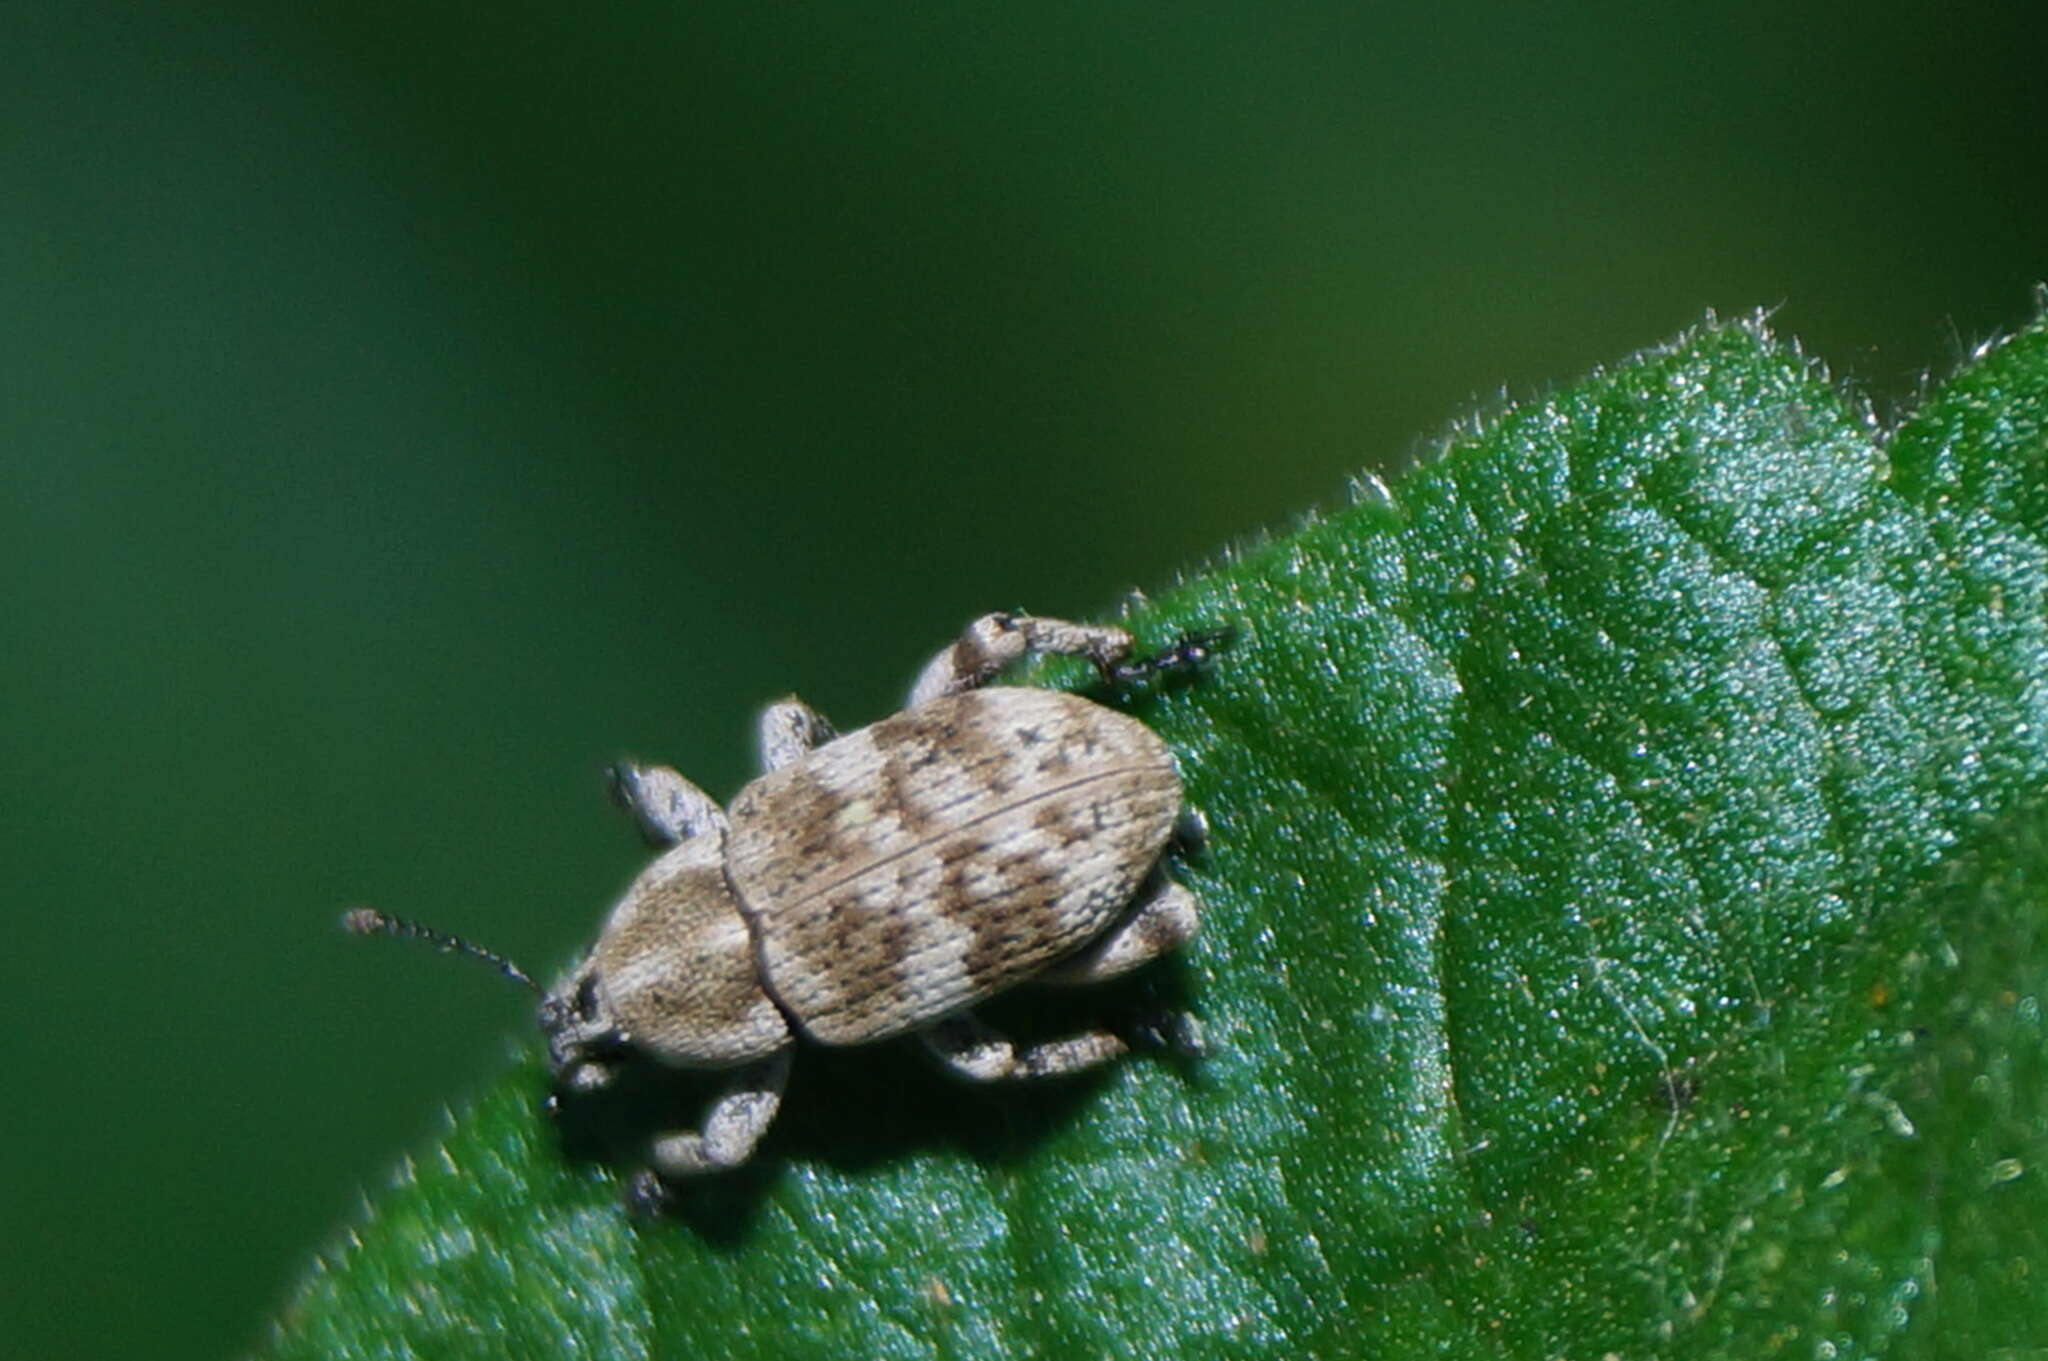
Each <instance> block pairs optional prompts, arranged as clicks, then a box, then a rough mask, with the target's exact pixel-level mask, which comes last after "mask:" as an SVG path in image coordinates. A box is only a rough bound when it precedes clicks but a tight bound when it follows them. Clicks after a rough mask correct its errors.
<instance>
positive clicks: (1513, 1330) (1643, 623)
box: [270, 324, 2048, 1358]
mask: <svg viewBox="0 0 2048 1361" xmlns="http://www.w3.org/2000/svg"><path fill="white" fill-rule="evenodd" d="M2044 587H2048V326H2044V325H2040V324H2037V325H2036V326H2035V327H2033V328H2032V329H2031V330H2029V331H2027V332H2025V333H2023V334H2022V335H2020V336H2018V337H2016V338H2014V339H2013V340H2011V341H2009V342H2007V343H2005V344H2003V345H2002V346H1999V347H1997V348H1995V349H1993V350H1991V351H1989V352H1988V353H1985V354H1981V355H1979V356H1978V357H1976V358H1975V359H1974V360H1973V361H1972V362H1971V363H1970V364H1969V365H1968V366H1967V367H1966V368H1965V369H1964V370H1963V371H1962V372H1961V373H1960V374H1959V375H1957V376H1956V377H1955V378H1954V379H1952V380H1951V381H1950V382H1948V383H1947V384H1946V385H1945V386H1944V387H1942V388H1941V389H1940V390H1938V391H1937V392H1935V393H1934V394H1933V395H1932V396H1931V398H1930V399H1929V400H1928V401H1927V402H1926V404H1925V405H1924V407H1923V408H1922V409H1921V410H1920V411H1919V412H1918V414H1916V415H1915V416H1913V417H1912V418H1911V419H1910V420H1909V421H1908V422H1907V423H1906V424H1905V425H1903V426H1902V427H1901V428H1899V429H1897V430H1896V431H1892V432H1885V431H1883V430H1880V429H1879V428H1878V426H1877V424H1876V423H1875V422H1874V421H1873V420H1872V419H1871V418H1870V417H1869V416H1868V415H1867V413H1865V412H1864V411H1862V410H1861V409H1860V408H1859V407H1858V406H1857V405H1856V404H1855V403H1854V402H1853V401H1852V400H1850V399H1849V398H1847V397H1845V396H1844V394H1843V393H1842V392H1841V391H1840V390H1838V389H1837V388H1836V387H1835V386H1833V385H1832V384H1831V383H1830V382H1829V381H1828V379H1827V378H1826V376H1825V375H1824V374H1822V373H1821V372H1820V371H1819V370H1818V369H1817V367H1816V366H1815V365H1813V364H1812V363H1810V362H1809V361H1807V360H1805V359H1803V358H1802V357H1800V356H1799V355H1798V354H1797V353H1796V352H1794V351H1792V350H1789V349H1788V348H1786V347H1785V346H1783V345H1781V344H1778V343H1776V342H1774V341H1773V340H1771V338H1770V337H1768V336H1767V335H1766V334H1765V333H1764V332H1763V330H1762V328H1761V326H1760V325H1755V324H1748V325H1711V324H1710V325H1708V326H1706V327H1703V328H1702V329H1700V330H1698V331H1696V332H1694V333H1692V334H1689V335H1687V336H1685V337H1682V338H1681V339H1680V340H1678V341H1677V342H1675V343H1673V344H1672V345H1670V346H1669V347H1667V348H1664V349H1661V350H1658V351H1655V352H1652V353H1648V354H1645V355H1642V356H1639V357H1638V358H1636V359H1634V360H1632V361H1630V362H1629V363H1627V364H1624V365H1622V366H1620V367H1619V368H1617V369H1615V370H1614V371H1612V372H1609V373H1604V374H1600V375H1596V376H1595V377H1593V378H1591V379H1589V380H1587V381H1585V382H1583V383H1580V384H1579V385H1577V386H1575V387H1573V388H1571V389H1569V390H1567V391H1565V392H1562V393H1560V394H1559V395H1558V396H1556V397H1555V398H1554V399H1552V400H1550V401H1547V402H1543V403H1541V404H1536V405H1529V406H1524V407H1520V408H1517V409H1513V410H1510V411H1508V412H1506V413H1504V414H1502V415H1500V416H1498V417H1497V418H1494V419H1492V420H1490V421H1488V422H1487V423H1486V424H1485V426H1484V428H1481V429H1475V430H1473V431H1471V432H1470V433H1467V434H1462V435H1460V436H1459V437H1457V438H1455V439H1454V440H1452V441H1451V442H1450V443H1449V445H1448V447H1446V448H1445V449H1444V451H1443V453H1442V456H1441V457H1440V458H1437V459H1435V460H1433V461H1431V462H1429V463H1428V464H1426V465H1425V466H1422V467H1420V468H1418V469H1416V470H1414V471H1413V472H1411V473H1409V474H1408V475H1407V476H1406V477H1404V478H1403V479H1401V481H1400V482H1399V484H1398V485H1397V486H1396V487H1394V488H1393V489H1392V490H1387V489H1384V488H1379V487H1377V485H1376V484H1375V488H1374V490H1373V493H1372V494H1370V495H1366V496H1362V497H1361V498H1360V499H1359V501H1358V502H1357V504H1355V505H1353V506H1351V507H1349V508H1348V509H1346V510H1344V511H1342V512H1340V513H1338V514H1335V515H1333V516H1331V517H1329V518H1327V519H1325V520H1321V521H1318V522H1313V523H1310V524H1309V525H1307V526H1306V527H1304V528H1302V529H1301V530H1300V531H1299V532H1297V533H1295V534H1292V535H1290V536H1288V537H1286V538H1284V539H1278V540H1274V541H1271V542H1267V543H1263V544H1260V545H1258V546H1256V547H1253V548H1249V549H1246V550H1244V551H1241V552H1237V553H1234V554H1232V555H1230V556H1228V557H1227V558H1226V559H1225V560H1224V561H1222V562H1221V563H1219V564H1218V565H1216V566H1215V567H1214V568H1213V569H1212V570H1210V571H1208V572H1206V573H1204V574H1202V575H1200V576H1197V577H1195V578H1193V579H1192V580H1189V581H1188V582H1186V583H1184V584H1183V585H1182V586H1180V587H1179V588H1177V589H1176V590H1175V591H1173V592H1172V593H1171V594H1170V595H1168V596H1166V597H1164V598H1163V599H1161V600H1160V601H1159V602H1158V603H1157V604H1155V605H1150V606H1147V607H1145V608H1144V609H1142V610H1140V611H1138V613H1137V615H1136V622H1137V627H1139V628H1140V629H1141V630H1142V631H1143V632H1144V634H1145V635H1146V636H1148V637H1150V638H1155V639H1160V640H1164V639H1166V638H1168V637H1170V636H1171V635H1172V634H1173V633H1174V632H1175V631H1176V630H1178V629H1181V628H1184V627H1203V626H1210V625H1214V624H1219V623H1230V624H1234V625H1235V626H1236V627H1237V628H1238V630H1239V638H1238V641H1237V643H1236V646H1235V647H1234V649H1233V650H1232V651H1230V652H1229V653H1228V654H1226V655H1225V656H1224V657H1223V658H1222V659H1221V660H1220V661H1219V662H1218V664H1217V665H1216V667H1215V668H1214V671H1213V673H1212V674H1210V675H1209V676H1207V677H1206V678H1204V679H1203V680H1202V681H1201V682H1200V683H1198V684H1195V685H1191V686H1187V687H1183V688H1177V689H1170V690H1168V691H1166V692H1164V693H1161V694H1159V695H1157V696H1154V697H1152V698H1149V699H1145V700H1143V701H1141V702H1137V703H1136V704H1135V706H1134V707H1135V708H1136V709H1137V711H1139V712H1141V713H1142V714H1143V715H1144V716H1145V717H1146V718H1147V720H1148V721H1149V722H1151V723H1152V724H1153V725H1154V726H1155V727H1156V728H1157V729H1158V731H1160V732H1161V733H1163V734H1164V735H1166V736H1167V738H1168V739H1169V740H1170V741H1171V742H1172V743H1173V744H1174V745H1175V747H1176V749H1177V751H1178V752H1179V754H1180V759H1181V761H1182V764H1183V768H1184V771H1185V774H1186V778H1187V785H1188V789H1189V792H1190V797H1191V799H1192V800H1193V802H1194V803H1195V804H1197V805H1198V806H1199V807H1201V808H1202V809H1204V810H1205V811H1206V812H1207V814H1208V816H1209V818H1210V821H1211V823H1212V826H1213V834H1212V841H1211V847H1210V850H1209V852H1208V853H1207V855H1206V857H1205V858H1203V859H1202V860H1200V861H1199V862H1198V863H1196V864H1195V865H1193V866H1191V867H1190V868H1189V869H1188V870H1187V877H1188V879H1189V880H1190V881H1191V882H1192V883H1193V884H1194V885H1195V886H1196V887H1197V888H1198V889H1199V891H1200V892H1201V894H1202V896H1203V899H1204V902H1205V905H1206V909H1207V917H1206V922H1205V927H1204V933H1203V935H1202V937H1201V938H1200V940H1199V941H1198V942H1197V943H1196V945H1195V946H1194V947H1192V948H1191V950H1190V951H1189V952H1188V953H1187V957H1186V958H1185V960H1184V961H1181V962H1180V963H1179V964H1178V965H1177V966H1169V967H1168V968H1166V969H1163V970H1161V971H1159V975H1160V976H1159V977H1157V978H1155V979H1153V980H1150V981H1149V983H1147V984H1145V985H1144V986H1145V987H1147V988H1150V989H1152V990H1154V991H1156V990H1158V989H1162V988H1163V989H1167V990H1169V991H1170V992H1172V993H1173V994H1175V995H1177V996H1180V997H1183V998H1184V999H1185V1000H1186V1002H1187V1003H1188V1004H1189V1005H1190V1006H1191V1007H1192V1008H1193V1009H1194V1010H1195V1011H1196V1012H1197V1013H1198V1014H1199V1015H1200V1017H1201V1018H1202V1020H1203V1022H1204V1024H1205V1026H1206V1030H1207V1037H1208V1045H1209V1050H1210V1052H1209V1056H1208V1057H1207V1058H1206V1059H1204V1060H1203V1061H1201V1062H1200V1063H1198V1064H1193V1065H1185V1066H1176V1065H1175V1064H1172V1063H1167V1062H1162V1061H1157V1060H1141V1061H1135V1062H1131V1063H1127V1064H1124V1065H1121V1066H1119V1067H1118V1068H1116V1069H1115V1070H1114V1071H1112V1072H1110V1073H1108V1074H1107V1075H1105V1076H1104V1077H1102V1078H1101V1079H1099V1080H1093V1081H1081V1082H1074V1083H1067V1084H1059V1085H1055V1086H1045V1087H1020V1088H1016V1089H1010V1090H1002V1091H992V1090H991V1091H984V1090H978V1089H966V1088H961V1087H957V1086H953V1085H950V1084H947V1083H945V1082H943V1081H941V1080H939V1079H937V1078H935V1077H932V1076H930V1075H929V1074H928V1072H927V1071H926V1069H925V1068H924V1067H923V1066H921V1065H920V1064H919V1063H918V1062H917V1061H916V1059H915V1056H914V1055H906V1054H904V1053H902V1052H900V1049H901V1047H900V1046H882V1047H879V1048H878V1049H875V1050H871V1051H848V1052H840V1053H827V1052H820V1051H807V1052H805V1053H804V1054H803V1055H802V1056H801V1059H800V1061H799V1064H798V1067H797V1071H796V1075H795V1078H794V1086H793V1089H792V1093H791V1097H790V1100H789V1104H788V1106H787V1108H786V1112H785V1115H784V1118H783V1119H782V1120H781V1121H780V1122H779V1124H778V1125H777V1127H776V1128H775V1129H774V1130H773V1131H772V1132H771V1134H770V1136H769V1138H768V1140H767V1143H766V1145H765V1147H764V1150H763V1153H762V1155H761V1157H760V1159H759V1160H758V1161H757V1163H756V1164H755V1165H753V1166H752V1167H750V1168H748V1169H745V1170H743V1171H741V1172H740V1173H737V1174H735V1175H733V1176H731V1177H728V1178H722V1179H714V1180H713V1181H711V1182H707V1183H705V1184H704V1185H702V1186H696V1187H692V1188H690V1189H689V1191H688V1192H687V1193H686V1195H685V1197H684V1199H683V1204H682V1213H681V1214H680V1215H679V1216H678V1217H677V1218H675V1219H671V1220H667V1221H663V1222H657V1223H651V1224H642V1223H635V1222H633V1221H631V1220H629V1218H628V1217H627V1216H626V1214H625V1213H624V1211H623V1210H622V1209H621V1208H620V1206H619V1204H618V1201H617V1178H616V1175H615V1173H614V1172H613V1171H611V1170H609V1168H608V1167H607V1166H606V1165H605V1164H604V1163H602V1162H596V1161H581V1160H571V1159H569V1158H567V1157H565V1156H564V1155H563V1152H562V1149H561V1147H560V1145H559V1142H558V1140H557V1138H556V1136H555V1135H554V1134H553V1133H552V1132H551V1131H550V1129H549V1127H548V1125H547V1124H546V1122H545V1121H544V1120H543V1119H542V1118H541V1117H540V1116H539V1114H538V1113H537V1108H538V1105H539V1102H540V1098H541V1096H542V1094H543V1091H544V1087H545V1077H544V1073H543V1071H542V1067H541V1065H540V1062H539V1060H538V1058H537V1057H532V1056H529V1057H527V1058H525V1059H523V1060H522V1061H521V1062H520V1063H519V1065H518V1066H517V1067H516V1069H515V1071H513V1072H512V1073H511V1074H510V1075H509V1076H508V1077H506V1078H505V1079H504V1080H503V1081H502V1082H501V1083H500V1084H499V1085H498V1086H497V1087H496V1088H494V1089H493V1090H492V1091H490V1092H489V1093H488V1094H486V1095H485V1096H484V1098H483V1099H482V1100H481V1101H479V1102H478V1103H477V1104H476V1105H475V1106H474V1107H473V1108H472V1109H470V1110H468V1111H467V1112H465V1113H464V1114H462V1115H461V1116H459V1117H457V1118H456V1119H455V1120H454V1121H453V1124H452V1127H451V1129H450V1130H449V1132H448V1134H447V1135H446V1137H445V1139H444V1140H443V1141H442V1143H441V1145H440V1146H439V1147H437V1148H435V1149H433V1150H432V1151H430V1152H428V1153H426V1154H425V1155H423V1156H422V1157H421V1158H419V1159H418V1160H417V1161H416V1162H414V1163H412V1164H409V1165H408V1166H407V1168H406V1169H405V1172H404V1174H403V1175H402V1176H401V1177H400V1178H399V1179H398V1180H397V1181H396V1183H395V1184H394V1185H393V1186H391V1187H390V1188H389V1189H387V1190H386V1191H384V1192H383V1193H381V1194H380V1195H379V1196H377V1197H376V1198H375V1200H374V1201H373V1203H372V1204H371V1205H370V1206H369V1208H368V1209H367V1211H366V1212H365V1214H364V1216H363V1219H362V1221H361V1222H360V1223H359V1224H358V1225H356V1226H355V1228H354V1229H352V1230H351V1231H350V1232H349V1234H348V1237H347V1240H346V1242H345V1243H343V1244H341V1245H339V1246H338V1247H336V1248H335V1249H334V1250H333V1251H332V1252H331V1253H330V1254H329V1256H328V1257H327V1258H326V1260H324V1261H323V1262H322V1263H321V1264H320V1265H319V1266H318V1267H317V1269H316V1270H315V1271H314V1272H313V1273H312V1274H311V1275H310V1277H309V1278H308V1280H307V1281H306V1283H305V1284H304V1286H303V1288H302V1290H301V1291H300V1293H299V1296H298V1298H297V1299H296V1300H295V1302H293V1303H292V1305H291V1306H290V1308H289V1310H288V1312H287V1313H286V1315H285V1317H284V1319H283V1321H282V1323H281V1324H280V1327H279V1330H278V1333H277V1335H276V1337H275V1339H274V1341H273V1343H272V1345H271V1347H270V1354H271V1355H274V1356H277V1357H297V1356H321V1357H333V1356H340V1357H382V1356H415V1355H418V1356H433V1357H451V1356H501V1355H534V1356H541V1355H563V1354H568V1353H569V1352H571V1351H572V1349H573V1350H574V1351H576V1353H577V1354H583V1355H597V1356H680V1355H691V1354H705V1355H717V1356H752V1355H760V1356H774V1357H807V1356H810V1357H832V1358H843V1357H849V1356H878V1357H898V1356H901V1357H912V1356H915V1357H922V1356H942V1357H1015V1356H1077V1357H1079V1356H1086V1357H1157V1356H1166V1355H1177V1356H1187V1357H1205V1356H1246V1355H1278V1354H1283V1352H1284V1353H1285V1354H1294V1355H1310V1356H1318V1357H1348V1356H1358V1357H1368V1356H1369V1357H1393V1356H1406V1355H1420V1354H1423V1353H1430V1354H1452V1355H1474V1354H1478V1355H1499V1356H1549V1355H1565V1354H1569V1355H1572V1356H1589V1357H1590V1356H1598V1355H1602V1354H1604V1353H1610V1352H1611V1353H1614V1354H1616V1355H1621V1356H1647V1355H1652V1354H1654V1355H1657V1356H1663V1357H1671V1356H1702V1357H1704V1356H1742V1357H1747V1356H1758V1355H1765V1354H1775V1353H1784V1354H1788V1355H1800V1356H1810V1355H1830V1356H1841V1357H1847V1356H1853V1355H1864V1354H1875V1353H1879V1352H1885V1351H1887V1350H1889V1349H1892V1348H1895V1347H1901V1346H1903V1347H1904V1348H1905V1349H1906V1350H1907V1351H1908V1352H1930V1351H1935V1350H1941V1351H1947V1352H1952V1353H1953V1354H1958V1355H1985V1354H1989V1353H1991V1352H1993V1351H1994V1350H1995V1349H1997V1348H2002V1347H2039V1346H2041V1345H2043V1344H2044V1342H2048V1322H2044V1321H2043V1320H2048V1308H2044V1306H2048V1287H2044V1285H2043V1284H2042V1283H2043V1282H2048V1258H2044V1255H2043V1246H2044V1233H2048V1230H2044V1228H2043V1226H2044V1225H2048V1165H2044V1164H2048V1099H2044V1098H2048V1085H2044V1081H2048V1071H2044V1068H2048V1065H2044V1055H2048V1051H2044V1044H2043V1021H2042V1016H2041V1006H2040V1002H2041V998H2042V996H2043V992H2044V984H2048V978H2044V972H2048V956H2044V953H2043V950H2042V948H2041V945H2042V936H2043V932H2044V915H2043V911H2042V905H2041V904H2042V892H2043V889H2044V886H2048V823H2044V821H2043V820H2042V818H2041V817H2040V816H2039V814H2040V811H2041V801H2040V800H2039V799H2038V798H2037V797H2036V794H2035V791H2036V789H2037V788H2038V787H2039V786H2040V785H2041V784H2042V782H2043V777H2044V774H2048V616H2044V605H2048V601H2044ZM1060 674H1062V675H1065V674H1067V673H1066V672H1061V673H1060ZM1044 1005H1045V1006H1046V1007H1053V1006H1069V1005H1077V1004H1076V1003H1070V1002H1066V1001H1061V1002H1057V1003H1052V1002H1048V1003H1046V1004H1044ZM1070 1015H1071V1013H1068V1012H1059V1011H1047V1012H1030V1013H1027V1014H1023V1015H1019V1016H1016V1017H1014V1018H1013V1019H1014V1020H1016V1021H1017V1022H1019V1023H1022V1024H1024V1025H1026V1026H1027V1027H1028V1026H1030V1025H1048V1024H1057V1023H1059V1022H1060V1021H1061V1020H1062V1019H1066V1018H1068V1017H1070ZM699 1096H701V1094H697V1095H696V1096H693V1097H692V1098H691V1099H692V1100H694V1099H698V1098H699ZM682 1109H684V1110H685V1111H687V1110H688V1109H689V1107H688V1106H687V1104H686V1105H685V1106H684V1107H683V1108H682ZM1937 1330H1939V1334H1940V1344H1939V1346H1938V1347H1937V1345H1936V1341H1935V1339H1936V1336H1937Z"/></svg>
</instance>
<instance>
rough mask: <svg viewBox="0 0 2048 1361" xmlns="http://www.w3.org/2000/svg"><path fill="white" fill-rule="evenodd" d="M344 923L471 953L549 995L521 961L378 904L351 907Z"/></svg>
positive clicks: (359, 931)
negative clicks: (381, 909) (394, 914)
mask: <svg viewBox="0 0 2048 1361" xmlns="http://www.w3.org/2000/svg"><path fill="white" fill-rule="evenodd" d="M341 924H342V926H343V927H344V928H345V929H347V930H349V931H351V932H354V933H355V934H356V935H358V936H410V937H412V938H413V939H414V940H423V941H425V942H426V943H427V944H429V945H431V946H433V947H434V948H435V949H437V950H446V951H448V952H449V953H450V954H458V955H468V956H469V957H470V958H471V959H481V960H482V961H483V962H484V963H486V964H492V965H496V966H497V970H498V972H499V973H501V974H503V975H505V977H507V978H509V979H511V980H512V981H513V982H515V983H524V984H525V985H526V986H527V987H529V988H532V989H533V990H534V991H535V992H537V993H540V995H541V996H543V997H545V996H547V993H546V991H545V990H543V989H542V987H541V985H540V984H538V983H536V982H534V981H533V980H532V979H531V978H528V977H527V976H526V971H525V970H524V969H522V968H520V967H519V966H518V965H517V964H514V963H513V962H512V961H511V960H509V959H507V958H505V956H503V955H501V954H498V953H496V952H495V951H492V950H486V949H484V947H483V946H481V945H471V944H470V943H469V942H468V941H466V940H464V939H463V938H462V937H460V936H451V935H448V934H447V933H446V932H443V931H436V930H435V929H434V928H433V927H431V926H421V925H420V924H419V923H418V922H409V921H407V920H405V919H404V918H403V917H391V916H386V915H385V914H384V913H382V912H379V911H378V910H377V909H376V908H374V907H357V908H351V909H350V910H348V911H347V912H344V913H342V916H341Z"/></svg>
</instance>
